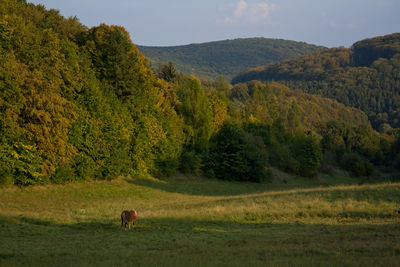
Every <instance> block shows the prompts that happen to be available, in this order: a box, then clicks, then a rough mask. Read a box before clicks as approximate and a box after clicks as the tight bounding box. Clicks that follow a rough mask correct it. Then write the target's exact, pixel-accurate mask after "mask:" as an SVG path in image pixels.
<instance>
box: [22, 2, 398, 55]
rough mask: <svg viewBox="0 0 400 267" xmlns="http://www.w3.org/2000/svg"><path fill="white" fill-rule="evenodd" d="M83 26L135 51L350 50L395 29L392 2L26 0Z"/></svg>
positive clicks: (394, 7)
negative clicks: (118, 36)
mask: <svg viewBox="0 0 400 267" xmlns="http://www.w3.org/2000/svg"><path fill="white" fill-rule="evenodd" d="M28 2H31V3H34V4H42V5H44V6H45V7H46V8H47V9H56V10H59V12H60V14H61V15H63V16H64V17H74V16H76V17H77V18H78V19H79V21H80V22H81V23H82V24H84V25H86V26H87V27H93V26H97V25H99V24H101V23H105V24H108V25H120V26H123V27H124V28H125V29H126V30H127V31H128V32H129V33H130V35H131V39H132V41H133V42H134V43H135V44H137V45H140V46H154V47H166V46H183V45H190V44H200V43H208V42H216V41H224V40H234V39H240V38H242V39H246V38H259V37H260V38H268V39H283V40H290V41H296V42H304V43H307V44H314V45H320V46H325V47H328V48H330V47H341V46H343V47H350V46H351V45H352V44H354V43H355V42H357V41H359V40H363V39H366V38H372V37H375V36H383V35H387V34H391V33H395V32H399V31H400V29H399V27H398V25H400V16H398V15H397V14H398V12H399V11H400V1H396V0H379V1H375V0H364V1H362V0H351V1H346V0H336V1H333V0H327V1H324V2H323V3H321V2H320V1H318V0H306V1H304V2H301V3H299V2H298V1H291V0H275V1H273V0H220V1H218V2H217V3H216V2H214V1H211V0H205V1H202V2H191V1H186V2H185V1H182V0H171V1H169V2H168V3H165V2H163V1H161V0H150V1H146V2H141V1H135V0H134V1H128V0H116V1H114V2H112V3H111V2H109V1H105V0H97V1H95V0H86V1H78V0H70V1H68V3H67V2H65V1H62V0H28Z"/></svg>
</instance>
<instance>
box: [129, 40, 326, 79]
mask: <svg viewBox="0 0 400 267" xmlns="http://www.w3.org/2000/svg"><path fill="white" fill-rule="evenodd" d="M137 47H138V49H139V51H141V52H142V53H143V54H144V55H145V56H146V57H148V58H149V59H150V63H151V65H152V66H153V67H154V68H157V66H158V65H159V64H160V63H164V64H165V63H168V62H169V61H171V62H172V63H173V64H174V66H175V67H176V68H177V69H178V70H179V71H181V72H183V73H185V74H195V75H196V76H200V77H205V78H212V79H215V78H217V77H218V76H221V75H222V76H224V77H225V78H226V79H230V78H232V77H233V76H234V75H236V74H238V73H240V72H242V71H244V70H246V69H249V68H252V67H256V66H259V65H265V64H269V63H271V62H278V61H282V60H285V59H292V58H297V57H299V56H302V55H304V54H308V53H312V52H316V51H322V50H325V49H326V48H325V47H322V46H316V45H310V44H307V43H304V42H295V41H287V40H282V39H267V38H248V39H235V40H224V41H216V42H208V43H200V44H190V45H182V46H170V47H151V46H137Z"/></svg>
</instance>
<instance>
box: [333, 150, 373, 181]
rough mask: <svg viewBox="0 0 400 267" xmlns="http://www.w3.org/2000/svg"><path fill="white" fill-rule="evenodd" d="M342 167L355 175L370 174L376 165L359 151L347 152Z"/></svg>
mask: <svg viewBox="0 0 400 267" xmlns="http://www.w3.org/2000/svg"><path fill="white" fill-rule="evenodd" d="M340 163H341V167H342V168H343V169H345V170H346V171H349V172H350V173H351V174H352V175H354V176H370V175H371V174H372V173H373V172H374V166H373V165H372V164H371V162H369V161H368V160H366V159H364V158H363V157H361V156H360V155H359V154H357V153H346V154H344V156H343V158H342V160H341V162H340Z"/></svg>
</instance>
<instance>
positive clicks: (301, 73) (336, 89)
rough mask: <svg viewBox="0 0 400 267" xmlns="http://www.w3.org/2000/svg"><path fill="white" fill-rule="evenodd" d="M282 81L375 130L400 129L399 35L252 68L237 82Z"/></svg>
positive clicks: (235, 79)
mask: <svg viewBox="0 0 400 267" xmlns="http://www.w3.org/2000/svg"><path fill="white" fill-rule="evenodd" d="M250 80H260V81H278V82H281V83H284V84H286V85H288V86H289V87H291V88H295V89H301V90H303V91H304V92H308V93H312V94H319V95H322V96H325V97H329V98H333V99H336V100H338V101H339V102H341V103H343V104H345V105H349V106H352V107H357V108H360V109H361V110H363V111H364V112H366V113H367V115H368V116H369V118H370V120H371V122H372V124H373V126H374V127H375V128H376V129H380V130H382V131H386V130H388V129H390V128H391V127H400V33H395V34H391V35H387V36H382V37H376V38H371V39H366V40H362V41H359V42H357V43H355V44H354V45H353V46H352V48H351V49H346V48H333V49H329V50H325V51H320V52H317V53H314V54H311V55H306V56H304V57H301V58H299V59H294V60H287V61H284V62H280V63H276V64H270V65H267V66H261V67H257V68H253V69H250V70H248V71H246V72H244V73H242V74H239V75H237V76H236V77H234V78H233V80H232V82H233V83H239V82H246V81H250Z"/></svg>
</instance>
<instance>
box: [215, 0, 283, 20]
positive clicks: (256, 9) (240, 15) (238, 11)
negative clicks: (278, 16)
mask: <svg viewBox="0 0 400 267" xmlns="http://www.w3.org/2000/svg"><path fill="white" fill-rule="evenodd" d="M276 9H277V6H276V5H275V4H268V3H267V2H258V3H248V2H246V1H245V0H240V1H239V2H238V3H237V5H236V6H235V8H234V11H233V14H232V15H231V16H229V17H226V18H225V19H223V20H219V21H218V22H219V23H225V24H232V23H238V22H246V23H259V22H263V21H266V20H268V19H269V18H270V14H271V12H272V11H274V10H276Z"/></svg>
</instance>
